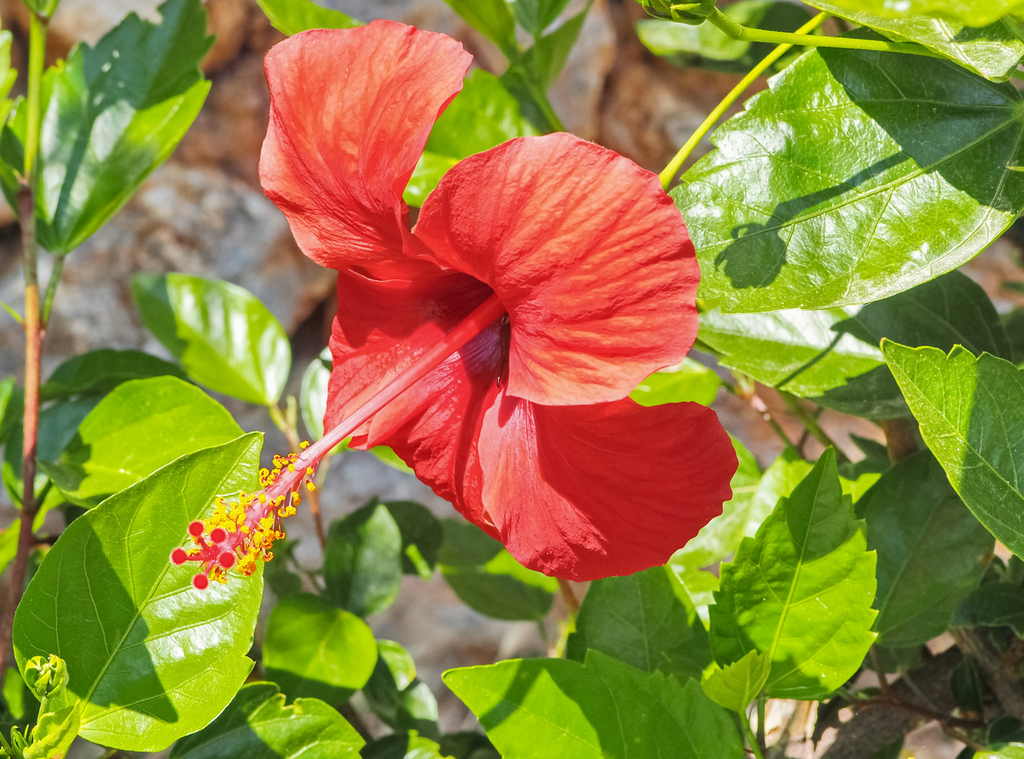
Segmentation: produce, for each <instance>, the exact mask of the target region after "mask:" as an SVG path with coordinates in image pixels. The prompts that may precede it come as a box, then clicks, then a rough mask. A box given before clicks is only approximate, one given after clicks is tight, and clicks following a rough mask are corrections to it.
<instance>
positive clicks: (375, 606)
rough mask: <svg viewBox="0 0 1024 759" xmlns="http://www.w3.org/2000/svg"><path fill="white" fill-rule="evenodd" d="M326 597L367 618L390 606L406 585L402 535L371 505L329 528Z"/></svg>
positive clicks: (381, 510) (377, 506)
mask: <svg viewBox="0 0 1024 759" xmlns="http://www.w3.org/2000/svg"><path fill="white" fill-rule="evenodd" d="M324 583H325V584H326V586H327V590H326V592H325V596H326V598H328V599H330V600H331V601H332V602H333V603H336V604H338V605H339V606H341V607H342V608H344V609H348V610H349V611H351V612H353V613H355V614H358V615H359V616H361V617H367V616H369V615H371V614H376V613H377V612H379V611H383V610H384V609H386V608H387V607H389V606H390V605H391V604H392V602H393V601H394V600H395V598H396V597H397V596H398V590H399V588H400V587H401V584H402V532H401V530H400V529H399V527H398V524H397V523H396V522H395V520H394V518H393V517H392V516H391V512H389V511H388V508H387V507H386V506H383V505H380V504H377V503H375V502H371V503H369V504H367V505H366V506H363V507H362V508H360V509H357V510H356V511H353V512H352V513H351V514H349V515H348V516H346V517H345V518H344V519H339V520H337V521H336V522H334V523H333V524H331V527H330V530H329V532H328V535H327V545H326V546H325V547H324Z"/></svg>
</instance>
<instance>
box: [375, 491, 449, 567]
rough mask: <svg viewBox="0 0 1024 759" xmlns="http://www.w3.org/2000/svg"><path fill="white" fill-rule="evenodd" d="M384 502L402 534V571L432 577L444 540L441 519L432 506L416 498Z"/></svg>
mask: <svg viewBox="0 0 1024 759" xmlns="http://www.w3.org/2000/svg"><path fill="white" fill-rule="evenodd" d="M384 506H385V507H386V508H387V510H388V511H389V512H390V514H391V518H392V519H394V520H395V524H397V525H398V531H399V533H401V536H402V572H403V573H404V574H407V575H419V576H420V577H421V578H422V579H424V580H429V579H430V575H431V574H433V572H434V565H435V564H436V563H437V553H438V551H440V550H441V543H442V542H444V530H443V528H442V527H441V522H440V521H439V520H438V518H437V517H435V516H434V515H433V514H432V513H431V512H430V509H428V508H427V507H426V506H422V505H420V504H418V503H415V502H414V501H387V502H385V503H384Z"/></svg>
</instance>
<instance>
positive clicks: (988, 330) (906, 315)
mask: <svg viewBox="0 0 1024 759" xmlns="http://www.w3.org/2000/svg"><path fill="white" fill-rule="evenodd" d="M882 338H888V339H890V340H895V341H897V342H901V343H905V344H909V345H914V346H918V345H932V346H935V347H939V348H944V349H946V350H949V349H950V348H952V347H953V346H954V345H957V344H959V345H965V346H967V347H968V348H970V349H971V350H973V351H975V352H979V353H980V352H981V351H989V352H990V353H995V354H997V355H1001V356H1008V354H1009V351H1010V344H1009V339H1008V337H1007V335H1006V330H1005V329H1004V328H1003V326H1002V324H1001V323H1000V320H999V314H998V313H997V312H996V309H995V307H994V306H993V305H992V301H991V300H989V298H988V295H986V294H985V291H984V290H983V289H982V288H981V287H980V286H979V285H978V284H976V283H975V282H973V281H972V280H971V279H970V278H968V277H966V276H965V275H963V274H961V273H960V272H949V273H948V274H945V275H943V276H941V277H938V278H937V279H934V280H932V281H931V282H926V283H925V284H923V285H918V286H917V287H915V288H913V289H911V290H908V291H907V292H903V293H899V294H897V295H894V296H892V297H890V298H885V299H884V300H880V301H876V302H875V303H871V304H869V305H867V306H863V307H860V306H848V307H846V308H841V309H840V308H835V309H828V310H824V311H803V310H800V309H788V310H785V311H770V312H766V313H761V314H723V313H722V312H721V311H718V310H717V309H715V310H712V311H709V312H707V313H705V314H702V315H701V321H700V340H701V342H703V343H704V344H705V345H706V346H708V347H710V348H711V349H713V350H714V351H715V353H716V356H717V358H718V360H719V362H720V363H722V364H724V365H725V366H728V367H730V368H732V369H738V370H739V371H742V372H744V373H745V374H749V375H750V376H752V377H753V378H754V379H756V380H758V381H759V382H762V383H764V384H766V385H771V386H772V387H777V388H779V389H780V390H786V391H787V392H790V393H793V394H794V395H797V396H800V397H802V398H813V399H814V400H815V402H817V403H819V404H821V405H825V406H828V407H830V408H835V409H837V410H839V411H843V412H844V413H848V414H854V415H857V416H866V417H869V418H875V419H891V418H895V417H901V416H910V410H909V409H908V408H907V405H906V402H905V401H904V400H903V395H902V394H901V393H900V390H899V386H898V385H897V384H896V380H895V379H894V378H893V376H892V373H891V372H889V370H888V369H886V368H885V362H884V359H883V358H882V352H881V350H880V349H879V347H878V345H879V342H880V341H881V340H882Z"/></svg>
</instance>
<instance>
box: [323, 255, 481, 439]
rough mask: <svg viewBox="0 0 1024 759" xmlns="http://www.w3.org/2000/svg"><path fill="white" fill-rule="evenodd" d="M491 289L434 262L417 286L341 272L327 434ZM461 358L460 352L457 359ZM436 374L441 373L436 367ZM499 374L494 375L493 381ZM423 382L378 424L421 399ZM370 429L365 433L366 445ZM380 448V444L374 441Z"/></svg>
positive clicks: (380, 416)
mask: <svg viewBox="0 0 1024 759" xmlns="http://www.w3.org/2000/svg"><path fill="white" fill-rule="evenodd" d="M490 294H491V293H490V289H489V288H488V287H487V286H486V285H483V284H482V283H480V282H478V281H477V280H475V279H473V278H472V277H469V276H467V275H465V274H461V273H459V272H454V271H442V270H440V269H438V268H436V267H434V266H433V265H431V269H430V270H428V271H424V272H423V273H422V274H421V275H420V276H419V277H417V278H416V279H415V280H412V281H404V280H389V281H379V280H372V279H367V278H366V277H363V276H360V275H359V274H355V273H350V272H344V271H343V272H341V273H340V274H339V275H338V313H337V315H336V316H335V318H334V325H333V329H332V331H331V340H330V346H331V354H332V357H333V361H334V366H333V369H332V371H331V379H330V383H329V385H328V396H327V413H326V414H325V416H324V429H325V430H330V429H332V428H334V427H335V426H337V424H338V423H340V422H341V421H342V420H344V419H345V418H346V417H348V416H349V415H350V414H351V413H352V412H353V411H354V410H355V409H357V408H359V407H360V406H361V405H362V404H363V403H365V402H366V401H367V400H368V399H369V398H370V397H372V396H373V395H374V394H375V393H377V392H378V391H379V390H380V389H381V388H382V387H384V386H385V385H386V384H387V383H389V382H391V380H393V379H394V378H395V377H396V376H398V374H399V373H401V372H402V371H404V370H405V369H406V368H407V367H408V366H409V364H411V363H412V362H413V361H414V360H415V359H416V358H418V357H419V356H420V355H422V354H423V352H424V351H426V350H427V349H429V348H432V347H433V346H434V345H436V344H437V343H438V342H439V341H440V340H441V339H443V337H444V336H445V335H446V334H447V333H448V332H450V331H451V330H452V328H454V327H455V325H457V324H458V323H459V322H460V321H462V320H463V319H464V318H465V317H466V315H467V314H469V313H470V312H471V311H472V310H473V309H474V308H475V307H476V306H478V305H479V304H480V303H482V302H483V301H484V300H486V298H487V297H488V296H489V295H490ZM457 355H458V354H456V356H457ZM435 371H437V370H435ZM496 373H497V370H496V369H492V370H491V382H492V384H493V383H494V378H495V377H496ZM426 380H427V378H426V377H425V378H424V379H423V380H421V381H420V383H417V385H414V386H413V387H412V388H410V389H409V390H407V391H406V392H405V393H403V394H402V395H401V396H400V397H399V398H398V399H396V400H395V401H392V403H390V404H389V405H388V406H387V407H386V408H385V409H384V410H383V411H381V412H379V413H378V414H377V415H376V416H375V417H374V421H377V420H380V421H379V422H378V424H379V425H380V424H384V420H385V419H387V420H389V421H388V422H387V426H389V427H393V426H395V425H397V424H399V423H400V422H401V421H403V420H404V416H403V415H406V412H405V411H404V409H405V408H406V406H407V405H408V404H410V403H412V402H413V401H412V399H413V398H415V397H417V396H418V393H419V391H418V390H417V388H418V387H420V386H422V383H424V382H425V381H426ZM367 430H368V428H367V426H365V425H364V428H363V429H362V430H361V431H360V432H359V435H360V436H362V437H357V438H356V439H354V440H353V443H354V444H355V445H357V446H358V445H360V444H361V443H362V442H364V440H363V438H365V435H366V433H367ZM374 444H376V443H374Z"/></svg>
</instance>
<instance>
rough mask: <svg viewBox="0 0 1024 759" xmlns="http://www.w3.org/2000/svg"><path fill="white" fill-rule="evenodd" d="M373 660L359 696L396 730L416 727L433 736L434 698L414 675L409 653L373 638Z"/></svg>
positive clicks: (392, 642) (435, 723)
mask: <svg viewBox="0 0 1024 759" xmlns="http://www.w3.org/2000/svg"><path fill="white" fill-rule="evenodd" d="M377 652H378V654H379V655H378V657H377V664H376V666H375V667H374V670H373V674H372V675H370V679H369V680H368V681H367V683H366V685H365V686H363V696H364V697H365V699H366V703H367V705H368V706H369V707H370V708H371V709H372V710H373V712H374V714H376V715H377V716H378V717H380V719H381V720H382V721H383V722H384V723H385V724H387V725H389V726H391V727H392V728H394V729H396V730H405V731H417V732H419V733H421V734H426V735H427V736H428V737H437V736H438V735H439V732H438V729H437V717H438V709H437V700H436V699H435V698H434V694H433V693H431V692H430V688H428V687H427V685H426V684H425V683H423V682H421V681H420V680H418V679H417V678H416V665H415V663H414V662H413V660H412V656H411V655H410V654H409V652H408V651H406V650H405V649H404V648H403V647H402V646H401V645H399V644H398V643H395V642H394V641H391V640H378V641H377Z"/></svg>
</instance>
